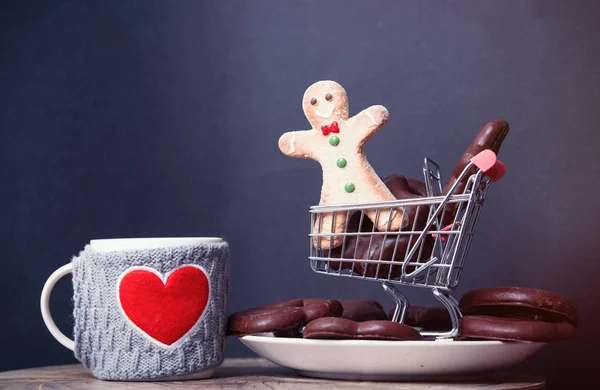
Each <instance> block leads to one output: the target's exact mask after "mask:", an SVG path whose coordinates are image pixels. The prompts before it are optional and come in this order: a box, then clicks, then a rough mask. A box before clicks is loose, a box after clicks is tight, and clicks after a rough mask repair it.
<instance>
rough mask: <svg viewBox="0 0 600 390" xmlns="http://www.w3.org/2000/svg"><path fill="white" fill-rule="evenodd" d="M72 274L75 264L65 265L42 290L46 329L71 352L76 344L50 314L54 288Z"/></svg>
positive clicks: (47, 281)
mask: <svg viewBox="0 0 600 390" xmlns="http://www.w3.org/2000/svg"><path fill="white" fill-rule="evenodd" d="M71 272H73V264H72V263H69V264H65V265H63V266H62V267H60V268H59V269H57V270H56V271H54V272H53V273H52V275H50V277H49V278H48V280H46V283H45V284H44V288H43V289H42V297H41V298H40V309H41V310H42V318H43V319H44V323H45V324H46V327H47V328H48V330H49V331H50V333H51V334H52V336H54V338H55V339H56V340H57V341H58V342H59V343H61V344H62V345H64V346H65V347H67V348H69V349H70V350H71V351H74V350H75V342H74V341H73V340H71V339H70V338H68V337H67V336H65V335H64V333H63V332H61V331H60V330H59V329H58V328H57V327H56V324H55V323H54V320H53V319H52V315H51V314H50V294H51V293H52V289H53V288H54V285H55V284H56V282H58V281H59V280H60V278H62V277H63V276H66V275H68V274H70V273H71Z"/></svg>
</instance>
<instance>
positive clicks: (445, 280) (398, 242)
mask: <svg viewBox="0 0 600 390" xmlns="http://www.w3.org/2000/svg"><path fill="white" fill-rule="evenodd" d="M504 171H505V169H504V164H502V162H501V161H499V160H497V159H496V155H495V154H494V152H492V151H491V150H484V151H483V152H481V153H479V154H478V155H477V156H475V157H473V158H472V159H471V161H470V162H469V163H468V164H467V166H466V167H465V168H464V170H463V171H462V173H461V175H460V176H459V177H458V178H457V180H456V182H455V183H454V184H453V185H452V187H451V188H450V189H449V190H448V193H447V194H446V195H442V184H441V183H442V180H441V175H440V168H439V166H438V165H437V164H436V163H435V162H434V161H432V160H430V159H425V163H424V168H423V174H424V179H425V186H426V191H427V196H426V197H422V198H414V199H404V200H394V201H389V202H377V203H363V204H346V205H337V206H313V207H311V209H310V214H311V231H312V233H311V234H309V237H310V256H309V259H310V265H311V268H312V269H313V271H315V272H317V273H322V274H326V275H332V276H339V277H348V278H352V279H359V280H370V281H374V282H380V283H382V286H383V288H384V290H385V291H386V292H387V293H388V294H389V295H390V296H391V298H392V299H393V300H394V302H395V303H396V307H395V310H394V314H393V317H392V321H399V322H404V318H405V316H406V312H407V308H408V300H407V299H406V298H405V297H404V296H403V295H402V294H401V293H400V291H399V290H398V289H397V288H396V287H394V285H404V286H414V287H425V288H429V289H431V291H432V293H433V295H434V296H435V297H436V298H437V299H438V300H439V301H440V302H441V303H442V304H443V305H444V307H445V308H446V309H447V310H448V312H449V314H450V319H451V321H452V329H451V330H449V331H437V332H435V331H427V332H426V331H423V332H421V334H422V335H423V336H424V337H435V338H453V337H455V336H456V335H457V333H458V321H459V318H460V317H461V312H460V309H459V306H458V302H457V301H456V299H454V298H453V297H452V296H451V295H450V293H451V292H452V291H453V290H454V289H455V288H456V287H457V285H458V282H459V279H460V276H461V273H462V270H463V266H464V262H465V258H466V257H467V253H468V251H469V246H470V245H471V240H472V239H473V235H474V233H475V228H476V226H477V220H478V217H479V213H480V212H481V209H482V207H483V203H484V200H485V196H486V193H487V190H488V188H489V186H490V184H491V182H493V181H496V180H498V179H500V178H501V177H502V176H503V174H504ZM465 180H466V186H464V191H459V190H458V189H459V188H461V187H462V186H463V185H464V183H465ZM459 183H462V184H459ZM458 192H461V193H458ZM373 210H376V213H375V215H376V216H375V218H374V219H375V221H370V220H369V218H368V217H367V214H368V215H371V216H372V215H373ZM399 211H402V213H404V214H406V215H409V216H411V217H412V218H411V219H412V221H411V223H409V224H408V225H407V226H405V227H403V228H401V229H400V230H397V231H392V230H391V229H390V228H389V226H390V224H389V223H388V228H387V229H385V230H383V231H381V229H380V230H377V228H376V226H377V225H378V224H377V223H376V222H377V218H378V217H379V214H380V213H381V214H386V215H392V213H393V212H399ZM336 215H337V216H339V218H343V220H344V221H345V223H344V224H345V228H344V229H343V231H334V228H333V226H334V225H335V219H336ZM324 216H327V217H328V218H324ZM324 219H326V220H327V221H329V220H330V219H331V226H327V227H325V226H324V225H323V221H324ZM389 220H390V221H391V218H389ZM373 222H375V223H373ZM328 223H329V222H328ZM338 230H340V229H338ZM340 238H341V239H342V244H341V245H338V246H335V245H334V244H333V242H334V239H336V240H340ZM323 242H326V243H329V244H331V245H324V244H323ZM325 248H326V249H325Z"/></svg>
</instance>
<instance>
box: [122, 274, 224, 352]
mask: <svg viewBox="0 0 600 390" xmlns="http://www.w3.org/2000/svg"><path fill="white" fill-rule="evenodd" d="M185 267H195V268H197V269H199V270H200V271H202V272H203V273H204V275H205V276H206V280H207V281H208V298H207V299H206V306H205V307H204V310H203V311H202V313H201V314H200V316H199V317H198V320H197V321H196V323H195V324H194V325H192V327H191V328H190V330H188V331H187V332H186V333H185V334H184V335H182V336H181V337H180V338H179V339H178V340H177V341H175V342H174V343H173V344H171V345H167V344H163V343H161V342H160V341H158V340H156V339H155V338H153V337H152V336H150V335H149V334H148V333H146V332H144V331H143V330H142V329H140V328H139V327H138V326H137V325H136V324H134V323H133V321H131V320H130V319H129V316H127V314H126V313H125V310H123V306H122V305H121V297H120V295H119V287H120V286H121V281H122V280H123V278H124V277H125V276H127V275H128V274H129V273H130V272H133V271H138V270H144V271H149V272H152V273H153V274H154V275H156V276H158V277H159V278H160V280H161V281H162V282H163V284H165V285H166V284H167V280H168V279H169V276H171V274H173V272H175V271H177V270H179V269H181V268H185ZM116 293H117V303H118V305H119V309H120V310H121V313H122V314H123V316H124V317H125V319H126V320H127V322H128V323H129V325H131V326H132V327H133V328H134V329H136V330H137V331H138V332H140V334H141V335H142V336H144V337H145V338H146V339H148V340H150V342H152V343H153V344H154V345H157V346H159V347H161V348H164V349H172V348H175V347H177V346H179V345H180V344H181V343H183V342H184V341H185V339H186V338H187V336H189V334H190V333H192V331H193V330H194V329H195V328H196V327H197V326H198V324H199V323H200V321H202V319H203V318H204V316H205V314H206V312H207V310H208V305H209V304H210V299H211V298H212V288H211V285H210V277H209V276H208V272H206V270H205V269H204V268H203V267H201V266H199V265H196V264H183V265H180V266H179V267H177V268H175V269H173V270H172V271H169V272H167V273H166V274H164V275H163V274H161V273H160V272H158V271H157V270H155V269H154V268H151V267H147V266H145V265H140V266H134V267H130V268H127V269H126V270H125V271H124V272H123V273H122V274H121V275H120V276H119V278H118V279H117V291H116Z"/></svg>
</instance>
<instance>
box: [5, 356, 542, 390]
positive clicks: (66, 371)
mask: <svg viewBox="0 0 600 390" xmlns="http://www.w3.org/2000/svg"><path fill="white" fill-rule="evenodd" d="M544 385H545V381H544V379H543V378H540V377H535V376H529V375H522V374H514V373H496V374H492V375H490V376H489V377H487V378H485V379H480V380H475V381H467V382H455V383H435V382H427V383H402V382H359V381H333V380H325V379H313V378H306V377H301V376H299V375H298V374H296V372H295V371H293V370H290V369H287V368H283V367H280V366H277V365H275V364H273V363H270V362H268V361H266V360H264V359H259V358H251V359H226V360H225V362H224V363H223V365H222V366H221V367H219V369H217V372H216V373H215V375H214V376H213V377H212V378H210V379H202V380H195V381H181V382H107V381H101V380H97V379H94V378H93V377H92V375H91V374H90V373H89V371H88V370H86V369H85V368H83V367H82V366H81V365H79V364H71V365H63V366H49V367H40V368H29V369H23V370H15V371H6V372H0V388H1V389H40V390H41V389H61V388H70V389H84V390H85V389H101V388H110V389H134V388H135V389H138V388H139V389H159V388H171V387H173V388H185V389H194V388H202V389H284V390H287V389H324V390H325V389H334V390H335V389H372V388H376V389H399V390H402V389H416V390H422V389H423V390H424V389H428V390H438V389H487V390H496V389H541V388H543V387H544Z"/></svg>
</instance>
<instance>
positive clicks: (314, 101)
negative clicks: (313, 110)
mask: <svg viewBox="0 0 600 390" xmlns="http://www.w3.org/2000/svg"><path fill="white" fill-rule="evenodd" d="M310 104H312V105H313V106H314V105H315V104H317V98H312V99H310Z"/></svg>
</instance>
